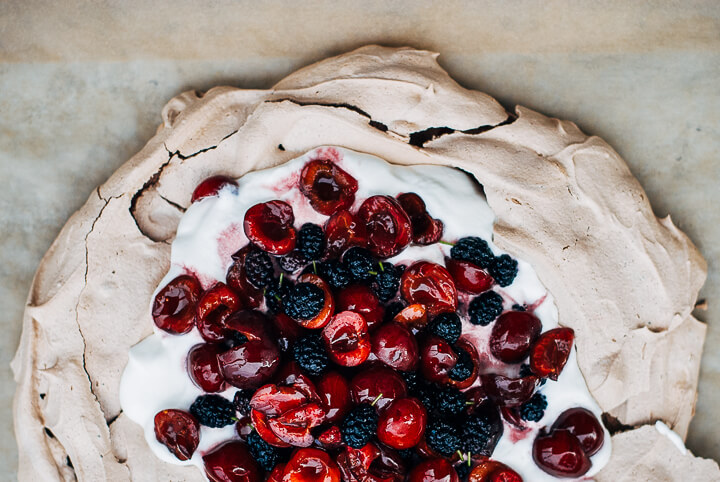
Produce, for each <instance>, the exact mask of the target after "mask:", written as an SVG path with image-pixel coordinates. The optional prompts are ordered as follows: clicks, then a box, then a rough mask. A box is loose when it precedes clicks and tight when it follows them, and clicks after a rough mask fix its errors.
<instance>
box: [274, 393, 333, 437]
mask: <svg viewBox="0 0 720 482" xmlns="http://www.w3.org/2000/svg"><path fill="white" fill-rule="evenodd" d="M324 418H325V411H324V410H323V409H322V408H321V407H320V405H318V404H317V403H306V404H305V405H301V406H299V407H297V408H293V409H290V410H288V411H287V412H285V413H283V414H282V415H279V416H278V417H274V418H273V417H268V426H269V427H270V430H272V431H273V433H274V434H275V435H277V437H278V438H279V439H280V440H282V441H283V442H285V443H287V444H290V445H293V446H295V447H309V446H310V445H311V444H312V443H313V440H314V438H313V436H312V434H311V433H310V429H312V428H314V427H317V426H318V425H320V424H321V423H322V422H323V420H324Z"/></svg>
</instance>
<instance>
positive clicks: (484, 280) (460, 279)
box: [445, 258, 495, 295]
mask: <svg viewBox="0 0 720 482" xmlns="http://www.w3.org/2000/svg"><path fill="white" fill-rule="evenodd" d="M445 267H446V268H447V270H448V272H449V273H450V276H452V279H453V280H454V281H455V286H456V287H457V289H459V290H461V291H465V292H466V293H472V294H474V295H478V294H480V293H483V292H485V291H487V290H489V289H490V288H491V287H492V285H493V283H494V281H495V280H493V278H492V276H490V274H489V273H488V272H487V271H485V270H484V269H482V268H480V267H479V266H477V265H475V264H473V263H471V262H469V261H462V260H459V259H452V258H445Z"/></svg>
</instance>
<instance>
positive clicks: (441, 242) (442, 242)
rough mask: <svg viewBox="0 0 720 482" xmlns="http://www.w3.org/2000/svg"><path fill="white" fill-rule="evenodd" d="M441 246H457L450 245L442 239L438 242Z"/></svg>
mask: <svg viewBox="0 0 720 482" xmlns="http://www.w3.org/2000/svg"><path fill="white" fill-rule="evenodd" d="M438 243H440V244H444V245H445V246H455V243H448V242H447V241H443V240H442V239H441V240H440V241H438Z"/></svg>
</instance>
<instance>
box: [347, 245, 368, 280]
mask: <svg viewBox="0 0 720 482" xmlns="http://www.w3.org/2000/svg"><path fill="white" fill-rule="evenodd" d="M343 264H344V265H345V267H346V268H347V270H348V271H349V272H350V277H351V278H352V279H353V280H354V281H367V280H369V279H370V278H372V277H373V275H374V274H376V272H375V271H373V268H374V265H375V260H374V259H373V257H372V254H371V253H370V251H368V250H367V249H365V248H358V247H354V248H350V249H348V250H347V251H346V252H345V254H344V255H343Z"/></svg>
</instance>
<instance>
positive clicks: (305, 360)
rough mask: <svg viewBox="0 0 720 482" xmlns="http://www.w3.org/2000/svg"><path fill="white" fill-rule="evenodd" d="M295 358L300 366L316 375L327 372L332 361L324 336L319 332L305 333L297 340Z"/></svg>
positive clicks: (294, 351)
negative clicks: (326, 348)
mask: <svg viewBox="0 0 720 482" xmlns="http://www.w3.org/2000/svg"><path fill="white" fill-rule="evenodd" d="M293 358H294V359H295V361H296V362H297V363H298V365H300V368H302V369H303V370H304V371H306V372H307V373H308V374H310V375H312V376H316V377H317V376H320V375H322V374H323V373H325V371H326V370H327V368H328V364H329V363H330V359H329V358H328V355H327V352H326V351H325V345H324V344H323V342H322V338H320V335H319V334H317V333H311V334H309V335H305V336H304V337H302V338H300V339H299V340H297V341H296V342H295V345H294V346H293Z"/></svg>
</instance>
